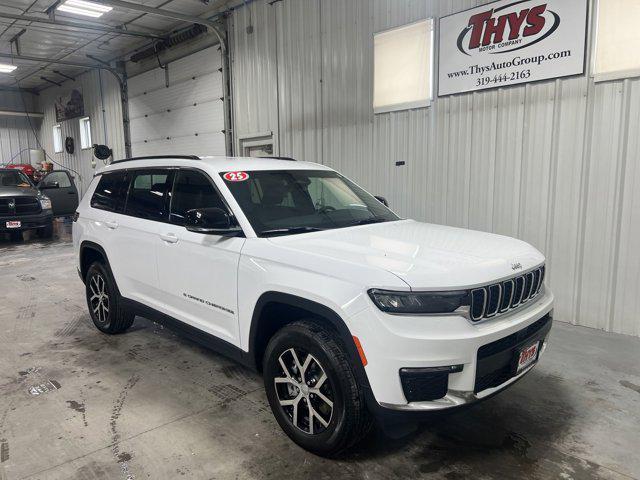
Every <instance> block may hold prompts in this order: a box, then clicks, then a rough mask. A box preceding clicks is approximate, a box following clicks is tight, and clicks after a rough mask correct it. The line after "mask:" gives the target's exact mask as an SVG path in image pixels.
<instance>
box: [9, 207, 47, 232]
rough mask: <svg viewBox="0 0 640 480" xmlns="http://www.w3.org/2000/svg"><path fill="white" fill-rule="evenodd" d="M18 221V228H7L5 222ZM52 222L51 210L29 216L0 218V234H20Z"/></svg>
mask: <svg viewBox="0 0 640 480" xmlns="http://www.w3.org/2000/svg"><path fill="white" fill-rule="evenodd" d="M14 221H19V222H20V223H21V225H20V227H19V228H7V222H14ZM51 222H53V213H52V211H51V210H43V211H42V212H40V213H36V214H30V215H14V216H6V217H5V216H2V217H0V232H1V233H8V232H21V231H23V230H33V229H36V228H43V227H47V226H49V225H51Z"/></svg>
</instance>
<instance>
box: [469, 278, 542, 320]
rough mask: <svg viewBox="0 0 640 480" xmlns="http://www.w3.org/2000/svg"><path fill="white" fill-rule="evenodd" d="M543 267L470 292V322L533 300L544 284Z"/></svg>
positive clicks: (492, 315)
mask: <svg viewBox="0 0 640 480" xmlns="http://www.w3.org/2000/svg"><path fill="white" fill-rule="evenodd" d="M544 274H545V267H544V265H543V266H541V267H539V268H537V269H535V270H532V271H530V272H527V273H525V274H523V275H520V276H517V277H514V278H511V279H509V280H505V281H504V282H500V283H495V284H491V285H486V286H484V287H480V288H476V289H474V290H472V292H471V320H473V321H474V322H478V321H480V320H483V319H485V318H491V317H494V316H496V315H499V314H502V313H506V312H508V311H510V310H513V309H514V308H517V307H519V306H520V305H522V304H523V303H526V302H527V301H528V300H531V299H532V298H534V297H535V296H536V295H538V293H539V292H540V289H541V288H542V285H543V283H544Z"/></svg>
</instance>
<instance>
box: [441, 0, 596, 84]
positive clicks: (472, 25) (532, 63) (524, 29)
mask: <svg viewBox="0 0 640 480" xmlns="http://www.w3.org/2000/svg"><path fill="white" fill-rule="evenodd" d="M586 29H587V0H546V1H545V0H519V1H514V0H502V1H499V2H494V3H489V4H487V5H483V6H481V7H477V8H473V9H471V10H465V11H463V12H459V13H456V14H453V15H449V16H447V17H442V18H441V19H440V29H439V30H440V36H439V39H440V49H439V82H438V95H441V96H442V95H451V94H454V93H462V92H471V91H475V90H485V89H487V88H497V87H504V86H509V85H516V84H519V83H526V82H535V81H538V80H546V79H549V78H557V77H566V76H568V75H579V74H582V73H584V58H585V39H586Z"/></svg>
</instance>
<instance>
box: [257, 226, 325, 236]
mask: <svg viewBox="0 0 640 480" xmlns="http://www.w3.org/2000/svg"><path fill="white" fill-rule="evenodd" d="M322 230H325V229H324V228H318V227H286V228H273V229H271V230H263V231H262V232H260V235H269V236H272V235H289V234H291V235H293V234H296V233H307V232H321V231H322Z"/></svg>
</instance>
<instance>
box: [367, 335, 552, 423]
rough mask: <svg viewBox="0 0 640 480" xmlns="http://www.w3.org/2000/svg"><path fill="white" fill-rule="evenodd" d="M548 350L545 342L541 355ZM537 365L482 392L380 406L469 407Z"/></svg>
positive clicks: (413, 409)
mask: <svg viewBox="0 0 640 480" xmlns="http://www.w3.org/2000/svg"><path fill="white" fill-rule="evenodd" d="M546 348H547V343H546V342H544V344H543V345H542V349H541V351H540V355H542V354H543V353H544V351H545V350H546ZM536 365H537V362H536V363H534V364H533V365H531V366H530V367H529V368H527V369H526V370H524V371H523V372H522V373H520V374H519V375H517V376H515V377H512V378H510V379H509V380H508V381H506V382H505V383H503V384H502V385H499V386H497V387H494V388H487V389H486V390H483V391H481V392H478V393H475V392H473V391H468V392H465V391H459V390H449V391H447V394H446V395H445V396H444V397H442V398H440V399H438V400H430V401H427V402H411V403H404V404H391V403H380V404H379V405H380V406H381V407H382V408H386V409H388V410H393V411H396V412H434V411H439V410H447V409H450V408H456V407H462V406H464V405H469V404H471V403H475V402H479V401H480V400H485V399H487V398H489V397H491V396H493V395H495V394H496V393H498V392H501V391H502V390H504V389H506V388H508V387H509V386H511V385H513V384H514V383H516V382H517V381H518V380H520V379H521V378H522V377H524V376H525V375H526V374H527V373H529V372H530V371H531V370H533V368H534V367H535V366H536Z"/></svg>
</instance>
